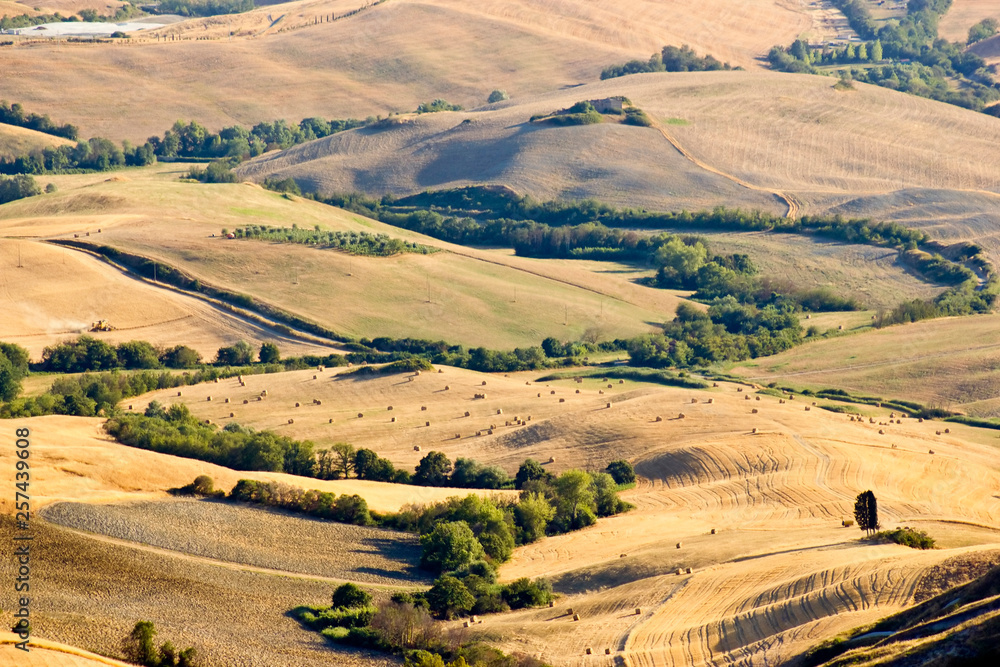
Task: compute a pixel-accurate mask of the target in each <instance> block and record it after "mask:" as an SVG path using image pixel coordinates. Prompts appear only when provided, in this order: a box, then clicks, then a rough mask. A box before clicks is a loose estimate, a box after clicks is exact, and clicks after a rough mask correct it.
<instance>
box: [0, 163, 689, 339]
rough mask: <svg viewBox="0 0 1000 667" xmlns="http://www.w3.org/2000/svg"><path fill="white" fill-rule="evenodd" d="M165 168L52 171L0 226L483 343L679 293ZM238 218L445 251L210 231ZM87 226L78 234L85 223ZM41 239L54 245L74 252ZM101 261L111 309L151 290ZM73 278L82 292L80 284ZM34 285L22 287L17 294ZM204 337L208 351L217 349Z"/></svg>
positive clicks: (360, 321)
mask: <svg viewBox="0 0 1000 667" xmlns="http://www.w3.org/2000/svg"><path fill="white" fill-rule="evenodd" d="M172 168H173V169H168V168H166V167H164V166H162V165H161V166H159V167H157V168H155V169H152V170H143V171H133V172H128V173H129V175H128V176H127V177H126V178H127V179H128V180H98V181H97V182H94V181H93V179H91V178H89V177H64V179H63V181H62V184H61V185H60V186H59V188H60V189H59V192H58V193H56V194H54V195H46V196H41V197H36V198H32V199H28V200H21V201H18V202H13V203H11V204H9V205H6V206H4V207H3V209H2V210H0V234H3V235H6V236H32V237H41V238H49V237H65V238H72V236H73V235H74V234H80V237H81V239H83V240H86V241H90V242H93V243H101V244H109V245H113V246H115V247H118V248H121V249H124V250H128V251H131V252H136V253H139V254H142V255H146V256H150V257H155V258H158V259H162V260H163V261H165V262H166V263H168V264H171V265H173V266H176V267H178V268H181V269H182V270H184V271H186V272H188V273H190V274H191V275H193V276H195V277H197V278H199V279H201V280H203V281H205V282H208V283H211V284H214V285H219V286H222V287H227V288H229V289H232V290H235V291H238V292H241V293H248V294H252V295H253V296H255V297H258V298H260V299H262V300H264V301H266V302H269V303H271V304H274V305H277V306H279V307H281V308H283V309H286V310H289V311H292V312H295V313H296V314H299V315H302V316H303V317H305V318H307V319H311V320H313V321H316V322H319V323H321V324H323V325H325V326H327V327H329V328H331V329H333V330H334V331H337V332H339V333H342V334H348V335H355V336H368V337H375V336H395V337H405V336H413V337H422V338H432V339H434V340H440V339H445V340H448V341H449V342H452V343H461V344H465V345H469V346H480V345H483V346H487V347H493V348H513V347H515V346H528V345H538V344H539V343H540V342H541V341H542V339H544V338H545V337H547V336H556V337H558V338H560V339H574V340H575V339H579V338H580V337H581V336H583V335H584V334H585V333H586V332H588V331H594V332H597V333H598V334H599V335H600V336H601V337H602V338H615V337H626V336H634V335H637V334H640V333H645V332H647V331H650V330H651V329H652V323H657V322H663V321H665V320H668V319H670V318H671V317H672V316H673V312H674V309H675V308H676V305H677V303H678V297H677V296H676V295H675V294H674V293H672V292H668V291H661V290H649V289H645V288H642V287H639V286H637V285H634V284H631V283H629V282H626V281H624V280H621V279H620V278H619V277H618V276H617V275H614V274H607V273H598V272H593V271H589V270H586V269H578V268H573V267H564V266H555V265H550V264H547V263H545V262H542V261H537V260H526V259H523V258H516V257H511V256H509V254H507V253H503V252H490V251H480V250H473V249H469V248H465V247H461V246H455V245H452V244H448V243H444V242H440V241H436V240H434V239H429V238H427V237H423V236H421V235H419V234H414V233H411V232H406V231H403V230H399V229H396V228H392V227H389V226H387V225H384V224H381V223H378V222H375V221H371V220H367V219H364V218H361V217H360V216H356V215H351V214H347V213H345V212H344V211H341V210H339V209H335V208H332V207H329V206H325V205H322V204H318V203H315V202H310V201H306V200H300V199H297V198H296V199H294V200H289V199H286V198H285V197H283V196H281V195H279V194H276V193H273V192H267V191H264V190H262V189H261V188H259V187H257V186H254V185H204V184H198V183H179V182H177V181H176V175H177V173H176V172H177V170H178V168H177V166H176V165H172ZM247 224H268V225H279V226H287V227H290V226H291V225H292V224H298V225H299V226H300V227H303V228H311V227H313V226H314V225H319V226H320V227H321V228H324V229H336V230H357V231H366V232H372V233H388V234H390V235H392V236H395V237H400V238H405V239H407V240H413V241H418V242H421V243H425V244H427V245H431V246H435V247H437V248H440V249H442V250H443V251H444V252H438V253H434V254H431V255H416V254H406V255H401V256H396V257H389V258H377V257H376V258H367V257H353V256H350V255H347V254H345V253H341V252H337V251H330V250H317V249H312V248H309V247H306V246H301V245H290V244H288V245H283V244H272V243H267V242H257V241H241V240H234V241H228V240H225V239H222V238H220V236H221V230H222V229H223V228H225V227H228V228H230V229H232V228H235V227H236V226H240V225H247ZM98 229H101V230H102V232H101V233H100V234H97V233H96V232H97V230H98ZM88 232H89V233H91V236H90V237H86V236H85V234H86V233H88ZM213 234H214V235H215V237H214V238H213V236H212V235H213ZM24 245H27V246H34V245H37V244H27V243H24ZM8 252H10V251H8ZM48 252H50V253H53V254H54V255H53V256H58V257H61V256H63V255H65V254H66V253H69V254H70V256H72V254H73V253H72V252H70V251H63V250H58V251H56V250H49V251H48ZM81 261H83V260H81ZM15 262H16V257H15ZM98 266H99V265H98ZM100 268H101V271H102V272H103V273H102V275H107V279H108V280H111V279H112V278H114V279H115V280H116V281H117V282H116V284H120V285H135V287H134V289H130V290H129V292H130V293H131V294H134V295H135V296H134V297H131V298H122V299H121V302H122V306H121V309H122V310H124V309H126V308H128V305H127V304H129V303H130V302H132V303H135V302H138V301H144V300H145V297H144V296H141V295H142V294H145V293H147V292H142V290H152V289H154V288H153V287H147V286H146V285H142V284H140V283H136V282H135V281H133V280H131V279H129V278H123V277H121V276H117V277H115V276H112V275H110V274H113V273H114V270H113V269H111V268H110V267H103V266H100ZM57 275H62V274H57ZM52 280H58V278H57V277H56V276H53V278H52ZM81 285H83V287H81V290H84V292H85V290H86V289H87V283H81ZM428 287H429V288H430V301H428ZM49 292H52V296H51V298H53V299H55V298H57V297H58V291H57V290H55V289H51V290H49ZM170 296H171V297H172V298H173V295H170ZM46 298H48V297H45V298H43V297H42V296H41V295H40V296H39V297H38V298H37V299H24V297H23V296H21V297H20V299H21V300H22V301H23V302H24V303H26V304H29V305H30V304H32V303H33V302H34V301H40V302H45V299H46ZM163 298H166V297H163ZM176 298H178V299H179V298H180V297H176ZM90 300H91V301H92V300H93V299H90ZM188 301H190V299H185V300H184V303H187V302H188ZM81 302H82V303H87V301H86V300H81ZM76 305H78V304H74V300H73V298H72V297H66V298H63V300H62V301H60V302H59V312H64V313H65V312H78V311H79V309H77V310H73V308H74V307H76ZM185 307H186V308H188V309H189V310H190V309H191V308H193V306H185ZM205 309H206V310H211V309H210V308H208V307H207V306H206V307H205ZM176 310H177V309H176V308H175V309H174V311H176ZM174 311H169V312H168V309H166V308H158V309H149V308H146V309H145V310H143V311H138V312H141V313H142V316H143V317H144V318H145V319H144V320H142V321H141V322H134V323H129V324H126V321H125V320H124V319H120V318H119V320H118V321H116V318H115V317H112V315H105V314H103V313H98V312H96V310H93V311H91V310H88V311H87V313H80V319H81V320H86V321H87V322H90V321H92V320H93V319H97V317H104V318H106V319H109V320H110V321H111V323H112V324H114V325H116V326H136V325H146V326H151V325H152V324H153V323H162V322H165V321H169V320H171V319H174V318H175V317H179V315H174V314H173V312H174ZM91 312H94V317H92V318H91V314H90V313H91ZM119 312H120V311H119ZM168 315H170V316H169V317H168ZM88 318H89V319H88ZM30 324H31V323H30V322H25V324H24V326H29V325H30ZM136 332H137V333H132V334H129V337H141V336H139V335H137V334H138V333H143V330H142V329H137V330H136ZM11 333H12V334H16V333H19V332H17V331H11ZM124 333H128V332H119V335H122V334H124ZM172 335H173V338H174V340H175V342H176V341H180V340H182V339H181V337H180V335H179V333H178V332H177V331H173V332H172ZM248 337H250V338H253V339H256V338H257V335H250V336H248ZM205 345H206V347H208V348H210V349H211V351H212V352H214V350H215V349H217V348H218V345H215V347H212V346H211V345H212V344H209V343H206V344H205Z"/></svg>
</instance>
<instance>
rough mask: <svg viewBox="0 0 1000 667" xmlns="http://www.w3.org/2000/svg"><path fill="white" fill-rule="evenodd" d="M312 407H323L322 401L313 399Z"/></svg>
mask: <svg viewBox="0 0 1000 667" xmlns="http://www.w3.org/2000/svg"><path fill="white" fill-rule="evenodd" d="M313 405H323V401H321V400H319V399H318V398H314V399H313Z"/></svg>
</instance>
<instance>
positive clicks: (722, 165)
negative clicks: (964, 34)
mask: <svg viewBox="0 0 1000 667" xmlns="http://www.w3.org/2000/svg"><path fill="white" fill-rule="evenodd" d="M614 95H624V96H626V97H627V98H629V99H630V100H631V101H632V103H633V104H635V105H636V106H637V107H640V108H642V109H643V110H644V111H646V112H647V113H648V114H650V115H651V116H653V117H654V118H655V119H656V120H657V121H658V123H659V128H640V127H632V126H626V125H621V124H617V123H612V122H605V123H601V124H596V125H585V126H570V127H553V126H547V125H544V124H539V123H529V119H530V118H531V117H532V116H534V115H536V114H547V113H551V112H553V111H555V110H557V109H561V108H567V107H569V106H571V105H572V104H574V103H575V102H577V101H579V100H585V99H595V98H604V97H608V96H614ZM661 130H662V131H661ZM664 133H666V134H665V135H664ZM903 135H905V136H907V137H908V140H907V141H906V142H897V141H896V140H895V139H894V138H895V137H898V136H903ZM998 139H1000V122H998V121H997V120H996V119H995V118H992V117H989V116H986V115H984V114H978V113H974V112H971V111H966V110H962V109H958V108H955V107H951V106H948V105H944V104H941V103H938V102H933V101H930V100H926V99H921V98H917V97H913V96H911V95H906V94H903V93H897V92H894V91H891V90H887V89H884V88H879V87H875V86H867V85H862V84H857V89H856V90H853V91H846V92H841V91H838V90H835V89H834V88H833V87H832V81H831V79H829V78H826V77H818V76H808V75H790V74H775V73H770V72H708V73H677V74H642V75H634V76H630V77H624V78H621V79H612V80H608V81H603V82H600V83H593V84H587V85H585V86H581V87H577V88H573V89H571V90H564V91H558V92H551V93H547V94H542V95H538V96H535V97H532V98H529V99H519V100H513V101H510V102H504V103H500V104H497V105H493V106H489V107H483V108H480V109H477V110H474V111H467V112H442V113H436V114H424V115H420V116H415V117H412V116H411V117H406V116H404V117H401V118H400V119H399V120H398V121H397V122H396V123H395V124H391V125H390V126H389V127H387V128H377V127H373V128H364V129H359V130H353V131H350V132H346V133H342V134H338V135H333V136H331V137H327V138H325V139H320V140H317V141H315V142H311V143H308V144H303V145H301V146H295V147H293V148H290V149H288V150H286V151H282V152H278V153H273V154H267V155H264V156H261V157H259V158H257V159H255V160H253V161H251V162H249V163H247V164H245V165H243V166H242V167H241V168H240V173H242V174H244V175H246V176H248V177H252V178H255V179H263V178H264V177H266V176H272V175H277V176H282V177H285V176H291V177H294V178H296V179H299V180H301V182H302V183H303V185H305V186H306V187H309V188H316V189H319V190H320V191H326V192H329V191H351V190H363V191H367V192H370V193H376V194H377V193H385V192H391V193H394V194H402V193H414V192H419V191H422V190H424V189H436V188H448V187H455V186H460V185H465V184H468V183H472V182H476V183H483V182H485V183H502V184H504V185H507V186H510V187H512V188H514V189H515V190H517V191H518V192H521V193H527V194H531V195H533V196H536V197H538V198H542V199H545V198H552V197H566V198H582V197H587V196H592V197H596V198H598V199H600V200H603V201H607V202H609V203H613V204H619V205H631V206H641V207H647V208H651V209H659V210H675V209H679V208H691V207H706V206H712V205H715V204H727V205H730V206H736V205H739V206H744V207H751V208H763V209H765V210H779V211H781V212H785V211H787V210H789V206H788V205H787V204H786V203H785V202H784V201H783V199H782V196H783V195H784V194H786V193H787V194H788V195H791V196H792V198H793V199H794V200H795V209H796V210H797V212H799V213H820V212H827V211H830V212H841V213H843V214H845V215H855V216H859V215H867V216H872V217H874V218H876V219H879V220H896V221H899V222H903V223H904V224H912V225H916V226H920V227H924V228H928V229H929V230H930V231H932V233H934V234H935V235H936V236H938V237H944V238H948V239H975V240H977V242H981V243H983V244H985V245H986V246H987V247H989V248H990V249H991V251H993V252H994V253H995V252H996V250H997V248H998V247H1000V244H998V239H997V238H996V236H995V224H994V223H995V222H996V220H997V211H998V210H1000V180H998V179H997V177H996V175H995V168H994V165H993V162H992V160H993V158H992V157H990V155H992V154H991V152H990V151H989V149H988V146H990V145H992V144H993V143H995V142H996V141H997V140H998ZM681 151H683V152H681Z"/></svg>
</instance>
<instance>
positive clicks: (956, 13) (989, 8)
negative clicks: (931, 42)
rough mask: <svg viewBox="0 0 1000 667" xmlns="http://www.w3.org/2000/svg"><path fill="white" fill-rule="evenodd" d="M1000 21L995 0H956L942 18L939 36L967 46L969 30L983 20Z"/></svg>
mask: <svg viewBox="0 0 1000 667" xmlns="http://www.w3.org/2000/svg"><path fill="white" fill-rule="evenodd" d="M987 18H994V19H997V20H1000V7H997V3H996V2H993V0H955V1H954V2H953V3H952V4H951V8H950V9H949V10H948V11H947V12H946V13H945V15H944V16H942V17H941V22H940V23H939V24H938V35H940V36H941V37H943V38H944V39H947V40H949V41H952V42H958V43H960V44H965V42H966V40H967V39H968V38H969V28H971V27H972V26H974V25H975V24H977V23H979V22H980V21H982V20H983V19H987Z"/></svg>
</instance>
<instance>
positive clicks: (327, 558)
mask: <svg viewBox="0 0 1000 667" xmlns="http://www.w3.org/2000/svg"><path fill="white" fill-rule="evenodd" d="M42 516H43V518H44V519H45V520H46V521H48V522H50V523H55V524H59V525H61V526H65V527H67V528H73V529H75V530H82V531H86V532H88V533H96V534H98V535H105V536H107V537H112V538H115V539H118V540H125V541H128V542H136V543H139V544H147V545H150V546H154V547H158V548H160V549H166V550H169V551H176V552H180V553H186V554H191V555H193V556H201V557H203V558H211V559H213V560H218V561H225V562H229V563H239V564H242V565H251V566H255V567H262V568H267V569H270V570H286V571H290V572H296V573H300V574H306V575H317V576H321V577H328V578H334V579H344V580H347V581H354V582H357V583H359V584H382V585H391V584H396V585H400V584H403V585H405V584H411V583H414V582H421V583H424V582H425V580H427V575H426V573H424V572H420V571H418V570H417V567H418V566H419V564H420V546H419V544H418V543H417V538H416V536H414V535H410V534H408V533H399V532H394V531H388V530H380V529H378V528H367V527H364V526H353V525H349V524H343V523H333V522H330V521H319V520H316V519H310V518H308V517H302V516H296V515H294V514H289V513H286V512H278V511H271V510H267V509H263V508H255V507H247V506H242V505H234V504H231V503H227V502H223V501H200V500H154V501H143V502H134V503H116V504H97V505H95V504H84V503H70V502H61V503H55V504H53V505H49V506H47V507H46V508H45V510H44V511H43V513H42ZM290 545H294V549H289V546H290Z"/></svg>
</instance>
